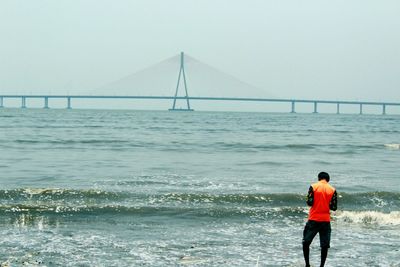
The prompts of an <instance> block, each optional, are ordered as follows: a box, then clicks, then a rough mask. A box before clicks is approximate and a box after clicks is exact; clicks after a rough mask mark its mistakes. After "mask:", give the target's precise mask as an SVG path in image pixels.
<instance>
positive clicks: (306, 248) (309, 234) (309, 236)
mask: <svg viewBox="0 0 400 267" xmlns="http://www.w3.org/2000/svg"><path fill="white" fill-rule="evenodd" d="M317 233H318V229H316V227H315V222H314V221H308V222H307V223H306V226H305V227H304V231H303V255H304V261H305V263H306V267H309V266H310V245H311V242H312V241H313V239H314V237H315V235H316V234H317Z"/></svg>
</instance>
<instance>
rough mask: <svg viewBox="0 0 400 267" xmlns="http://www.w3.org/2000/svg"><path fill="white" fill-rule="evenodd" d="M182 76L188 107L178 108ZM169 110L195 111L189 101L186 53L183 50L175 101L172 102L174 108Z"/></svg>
mask: <svg viewBox="0 0 400 267" xmlns="http://www.w3.org/2000/svg"><path fill="white" fill-rule="evenodd" d="M181 77H182V78H183V85H184V86H185V96H184V99H186V105H187V107H186V108H176V100H177V99H178V91H179V85H180V81H181ZM169 110H170V111H193V109H191V108H190V103H189V95H188V89H187V82H186V73H185V55H184V53H183V52H181V64H180V67H179V75H178V82H177V83H176V90H175V96H174V102H173V104H172V108H170V109H169Z"/></svg>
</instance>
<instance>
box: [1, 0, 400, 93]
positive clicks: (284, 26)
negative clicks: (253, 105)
mask: <svg viewBox="0 0 400 267" xmlns="http://www.w3.org/2000/svg"><path fill="white" fill-rule="evenodd" d="M399 14H400V1H398V0H393V1H390V0H382V1H376V0H373V1H368V0H356V1H354V0H339V1H322V0H316V1H299V0H293V1H288V0H279V1H278V0H274V1H267V0H257V1H256V0H252V1H244V0H201V1H200V0H192V1H189V0H168V1H167V0H143V1H134V0H130V1H128V0H126V1H125V0H124V1H123V0H109V1H100V0H81V1H74V0H57V1H54V0H36V1H35V0H26V1H18V0H1V1H0V48H1V49H0V91H1V92H8V93H9V92H15V93H18V92H20V93H22V92H32V93H39V92H51V93H53V94H54V93H65V92H67V91H68V92H85V91H88V90H91V89H93V88H96V87H99V86H102V85H103V84H106V83H108V82H111V81H113V80H117V79H119V78H120V77H123V76H126V75H129V74H130V73H133V72H136V71H138V70H140V69H142V68H145V67H148V66H149V65H152V64H154V63H157V62H159V61H161V60H163V59H165V58H169V57H171V56H173V55H175V54H178V53H179V52H180V51H185V52H186V53H188V54H189V55H191V56H193V57H194V58H196V59H199V60H201V61H202V62H206V63H208V64H209V65H211V66H214V67H216V68H218V69H220V70H223V71H224V72H226V73H229V74H232V75H233V76H236V77H238V78H239V79H241V80H243V81H246V82H248V83H251V84H254V85H256V86H258V87H260V88H262V89H263V90H265V91H266V92H268V93H270V94H272V95H275V96H277V97H294V98H320V99H325V98H333V99H359V100H363V99H365V100H388V101H400V94H399V91H400V15H399ZM173 90H174V89H173V88H172V89H171V93H170V94H173ZM166 94H167V95H168V94H169V93H168V92H166Z"/></svg>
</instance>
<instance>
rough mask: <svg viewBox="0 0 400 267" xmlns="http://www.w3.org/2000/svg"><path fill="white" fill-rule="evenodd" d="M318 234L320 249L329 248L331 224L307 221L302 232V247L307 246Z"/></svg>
mask: <svg viewBox="0 0 400 267" xmlns="http://www.w3.org/2000/svg"><path fill="white" fill-rule="evenodd" d="M317 233H319V242H320V245H321V248H329V247H330V243H331V223H330V222H317V221H308V222H307V223H306V226H305V227H304V231H303V245H306V246H309V245H310V244H311V242H312V241H313V239H314V237H315V236H316V235H317Z"/></svg>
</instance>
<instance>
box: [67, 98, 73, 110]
mask: <svg viewBox="0 0 400 267" xmlns="http://www.w3.org/2000/svg"><path fill="white" fill-rule="evenodd" d="M71 108H72V107H71V97H67V109H71Z"/></svg>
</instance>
